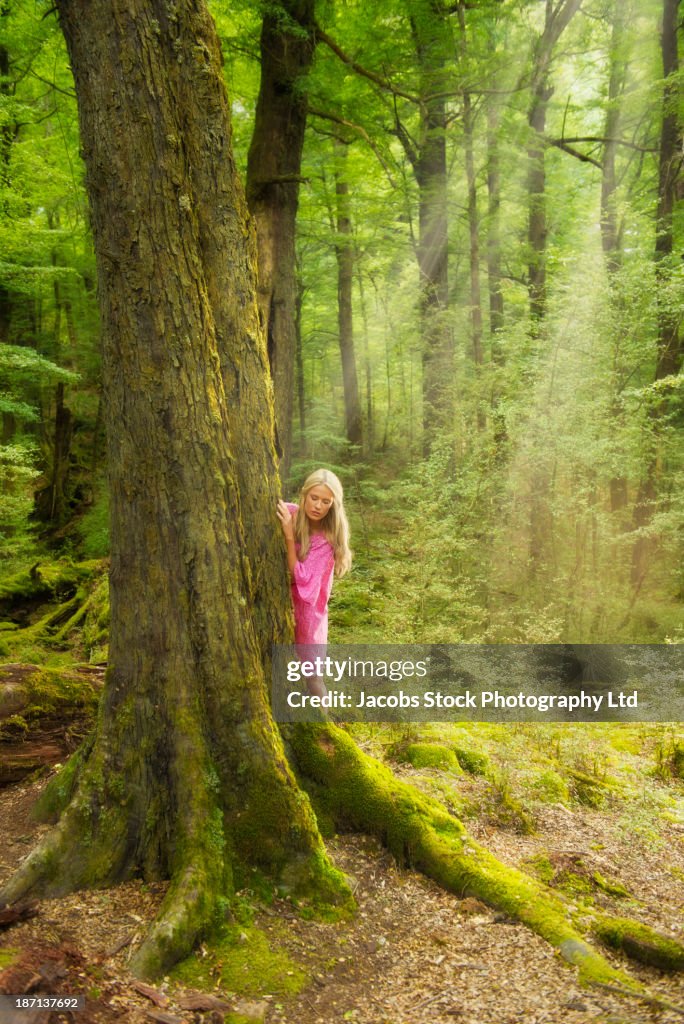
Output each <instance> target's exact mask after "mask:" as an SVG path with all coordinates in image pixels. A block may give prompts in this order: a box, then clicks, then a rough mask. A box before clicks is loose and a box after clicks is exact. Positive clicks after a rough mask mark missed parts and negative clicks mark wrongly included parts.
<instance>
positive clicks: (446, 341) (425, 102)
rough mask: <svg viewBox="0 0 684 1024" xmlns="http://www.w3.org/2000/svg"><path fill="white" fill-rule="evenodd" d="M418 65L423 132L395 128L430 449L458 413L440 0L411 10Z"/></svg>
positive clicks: (446, 58)
mask: <svg viewBox="0 0 684 1024" xmlns="http://www.w3.org/2000/svg"><path fill="white" fill-rule="evenodd" d="M410 21H411V30H412V33H413V40H414V45H415V51H416V58H417V64H418V82H419V97H420V102H419V110H420V130H419V137H418V145H417V146H414V145H413V143H412V140H411V139H410V137H409V135H408V133H407V132H406V131H405V129H404V128H403V127H402V126H401V125H400V122H399V119H398V118H397V121H396V130H397V133H398V135H399V138H400V140H401V141H402V143H403V145H404V149H405V151H406V154H407V156H408V158H409V160H410V161H411V164H412V166H413V172H414V174H415V177H416V181H417V183H418V225H419V235H418V269H419V272H420V288H421V299H420V301H421V313H422V335H423V339H422V342H423V435H424V448H425V450H426V451H429V449H430V447H431V444H432V440H433V438H434V436H435V434H436V433H437V431H438V430H439V429H440V428H444V427H449V426H451V423H452V416H453V408H454V405H453V374H454V363H453V355H454V352H453V336H452V330H451V325H450V323H449V317H448V312H447V311H448V306H449V269H448V268H449V265H448V237H449V206H448V199H447V180H448V179H447V157H446V130H447V95H448V92H449V86H450V84H451V81H452V77H453V57H454V43H453V36H452V32H451V24H450V20H449V15H448V12H447V11H446V10H445V8H444V7H443V6H442V4H441V3H440V2H439V0H421V2H420V3H417V4H414V5H412V8H411V15H410Z"/></svg>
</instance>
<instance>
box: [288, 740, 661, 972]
mask: <svg viewBox="0 0 684 1024" xmlns="http://www.w3.org/2000/svg"><path fill="white" fill-rule="evenodd" d="M287 736H288V738H289V741H290V743H291V747H292V749H293V752H294V754H295V756H296V758H297V762H298V765H299V768H300V770H301V771H302V773H303V775H304V776H305V777H306V778H310V779H314V780H315V782H316V784H317V787H318V789H317V791H318V792H319V793H324V794H325V800H326V807H327V808H328V809H329V810H330V812H332V813H335V814H336V818H337V820H338V822H339V823H340V824H341V825H342V824H345V825H348V826H351V827H353V828H358V829H362V830H363V831H365V832H368V833H370V834H372V835H376V836H378V837H379V838H381V839H382V841H383V842H384V843H385V845H386V846H387V847H388V848H389V849H390V850H391V851H392V852H393V853H394V854H395V856H397V857H398V858H399V859H400V860H401V861H408V862H409V863H410V864H412V865H413V866H414V867H415V868H416V869H418V870H419V871H423V872H424V873H425V874H426V875H429V876H430V877H431V878H433V879H434V880H435V881H436V882H437V883H438V884H440V885H442V886H443V887H444V888H445V889H448V890H449V891H450V892H453V893H455V894H456V895H458V896H475V897H477V898H478V899H481V900H482V901H483V902H485V903H487V904H488V905H489V906H492V907H494V908H496V909H498V910H501V911H503V912H505V913H507V914H509V915H511V916H512V917H514V918H515V919H516V920H519V921H521V922H522V923H523V924H525V925H527V926H528V927H529V928H531V929H532V930H533V931H535V932H537V934H539V935H541V936H542V937H543V938H545V939H546V940H547V941H548V942H550V943H552V944H553V945H554V946H555V947H556V948H558V949H559V950H560V952H561V954H562V955H563V957H564V958H565V959H566V960H567V961H568V962H569V963H572V964H575V965H576V966H577V967H578V968H579V975H580V981H582V982H583V983H586V984H589V983H592V982H604V983H607V984H613V985H616V984H617V985H620V986H624V987H628V988H630V989H631V990H633V991H634V990H636V991H639V990H640V989H641V986H640V985H639V984H638V982H636V981H634V979H632V978H630V977H629V976H628V975H626V974H625V973H623V972H621V971H618V970H616V969H615V968H613V967H611V965H610V964H609V963H608V962H607V961H606V960H605V959H604V957H602V956H601V955H600V954H599V953H598V952H597V951H596V950H594V949H593V948H592V947H591V946H590V945H589V944H588V943H587V942H586V941H585V940H584V938H583V937H582V936H581V934H580V933H579V932H578V931H577V929H576V928H575V927H574V925H573V923H572V921H571V920H570V914H569V908H568V906H567V904H566V903H565V901H563V900H562V899H561V898H560V897H559V896H558V895H557V894H555V893H553V892H552V891H550V890H549V889H547V888H545V887H544V886H543V885H541V884H540V883H539V882H538V881H536V880H535V879H533V878H531V877H530V876H529V875H526V874H523V873H522V872H520V871H518V870H516V869H515V868H509V867H506V866H505V865H504V864H502V863H501V862H500V861H498V860H497V859H496V858H495V857H493V856H492V855H491V854H490V853H489V852H488V851H487V850H485V849H483V848H482V847H481V846H479V844H477V843H476V842H474V840H472V839H471V838H470V837H469V836H468V835H467V833H466V831H465V829H464V827H463V825H462V824H461V822H459V821H458V820H456V819H455V818H453V817H452V816H451V815H450V814H449V813H448V812H447V811H446V809H445V808H444V807H442V806H441V805H440V804H438V803H437V802H436V801H434V800H432V799H430V798H429V797H426V796H424V795H423V794H421V793H418V792H417V791H416V790H415V788H413V787H411V786H409V785H407V784H406V783H404V782H402V781H401V780H399V779H397V778H395V777H394V776H393V775H392V773H391V772H390V771H389V769H387V768H386V767H384V766H383V765H381V764H379V763H378V762H377V761H375V760H373V759H372V758H370V757H368V756H367V755H366V754H364V753H363V752H362V751H361V750H359V748H358V747H357V746H356V745H355V744H354V742H353V740H352V739H351V737H350V736H348V735H347V734H346V733H345V732H343V731H342V730H340V729H337V728H335V727H334V726H330V725H326V726H314V725H303V724H299V725H296V726H293V727H291V728H290V729H289V730H288V731H287Z"/></svg>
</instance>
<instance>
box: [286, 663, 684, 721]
mask: <svg viewBox="0 0 684 1024" xmlns="http://www.w3.org/2000/svg"><path fill="white" fill-rule="evenodd" d="M273 654H274V657H273V688H272V702H273V711H274V715H275V717H276V719H277V720H278V721H282V722H297V721H300V722H301V721H316V720H320V719H321V716H326V715H328V714H330V715H331V716H332V717H334V718H337V719H339V720H343V721H367V722H383V721H386V722H396V721H416V722H419V721H463V720H472V721H547V722H548V721H585V722H586V721H679V720H681V719H682V718H684V646H682V645H675V644H622V645H617V644H611V645H605V644H580V645H571V644H517V645H505V644H489V645H484V644H434V645H417V644H411V645H408V644H402V645H395V644H373V645H371V644H363V645H361V644H352V645H335V646H332V645H329V646H328V647H322V646H315V645H301V644H298V645H296V646H290V645H279V646H276V647H274V651H273Z"/></svg>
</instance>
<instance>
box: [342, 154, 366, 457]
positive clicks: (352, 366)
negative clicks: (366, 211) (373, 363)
mask: <svg viewBox="0 0 684 1024" xmlns="http://www.w3.org/2000/svg"><path fill="white" fill-rule="evenodd" d="M346 155H347V145H346V143H345V142H344V141H341V140H339V139H337V140H335V156H336V171H335V200H336V211H335V212H336V223H335V228H336V237H335V255H336V257H337V328H338V332H339V338H340V357H341V359H342V382H343V386H344V423H345V432H346V435H347V440H348V441H349V443H350V444H355V445H361V443H362V427H361V403H360V400H359V383H358V377H357V373H356V358H355V355H354V316H353V309H352V302H353V291H354V238H353V235H352V223H351V204H350V196H349V182H348V181H347V175H346V162H347V161H346Z"/></svg>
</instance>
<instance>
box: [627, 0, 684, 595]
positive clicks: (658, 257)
mask: <svg viewBox="0 0 684 1024" xmlns="http://www.w3.org/2000/svg"><path fill="white" fill-rule="evenodd" d="M678 11H679V0H663V24H662V33H661V54H662V61H663V77H664V79H665V86H664V89H663V116H662V123H661V130H660V152H659V161H658V201H657V207H656V241H655V268H656V278H657V281H658V284H659V286H660V289H661V290H665V288H666V283H667V279H668V276H669V273H670V272H671V267H670V262H671V259H672V253H673V250H674V224H673V214H674V208H675V203H676V201H677V184H678V181H679V180H680V177H681V169H682V152H681V141H682V132H681V125H680V123H679V92H680V90H679V82H678V72H679V53H678V45H677V31H678ZM680 319H681V318H680V314H679V312H678V310H676V309H674V308H673V303H672V301H671V300H669V301H668V296H667V295H665V297H664V299H662V301H659V303H658V352H657V358H656V370H655V379H656V380H657V381H658V380H662V379H663V378H665V377H668V376H670V375H671V374H676V373H678V372H679V370H680V367H681V365H682V343H681V338H680ZM661 416H662V408H661V407H660V406H655V407H654V408H653V409H652V414H651V420H652V423H653V431H654V437H653V450H652V452H651V454H650V455H649V459H648V463H647V466H646V470H645V473H644V478H643V479H642V481H641V484H640V485H639V490H638V493H637V497H636V502H635V507H634V519H633V525H634V529H635V530H637V531H639V532H638V535H637V538H636V541H635V543H634V548H633V549H632V583H633V585H634V586H635V587H636V588H639V587H640V586H641V584H642V582H643V580H644V579H645V577H646V573H647V572H648V566H649V562H650V559H651V556H652V554H653V551H654V549H655V538H653V537H652V536H650V535H649V534H648V532H646V531H647V528H648V524H649V523H650V521H651V518H652V516H653V512H654V510H655V505H656V501H657V496H658V462H659V458H658V455H659V451H658V450H659V447H660V444H659V437H658V434H659V431H660V423H659V421H660V419H661Z"/></svg>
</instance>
